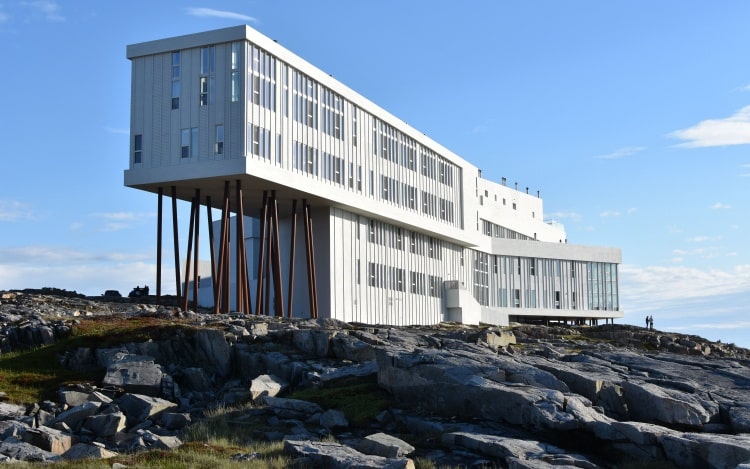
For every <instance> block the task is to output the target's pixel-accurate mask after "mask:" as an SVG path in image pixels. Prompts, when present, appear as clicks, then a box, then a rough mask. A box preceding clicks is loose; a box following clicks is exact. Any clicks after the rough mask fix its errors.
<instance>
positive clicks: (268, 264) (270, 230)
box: [263, 199, 274, 316]
mask: <svg viewBox="0 0 750 469" xmlns="http://www.w3.org/2000/svg"><path fill="white" fill-rule="evenodd" d="M268 205H269V209H270V205H271V199H268ZM268 218H269V220H268V242H267V244H268V247H267V251H268V252H267V253H266V266H265V271H264V275H265V276H266V283H265V293H264V295H265V297H264V298H263V311H264V313H263V314H265V315H266V316H269V315H270V309H271V301H270V300H271V257H272V256H273V244H274V243H273V239H274V236H273V223H271V220H270V218H271V214H270V213H269V214H268Z"/></svg>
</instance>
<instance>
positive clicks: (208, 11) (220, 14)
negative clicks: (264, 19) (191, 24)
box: [187, 8, 258, 23]
mask: <svg viewBox="0 0 750 469" xmlns="http://www.w3.org/2000/svg"><path fill="white" fill-rule="evenodd" d="M187 12H188V14H189V15H193V16H210V17H214V18H227V19H232V20H242V21H251V22H253V23H257V22H258V20H257V19H255V18H253V17H252V16H247V15H243V14H242V13H235V12H232V11H225V10H214V9H213V8H188V9H187Z"/></svg>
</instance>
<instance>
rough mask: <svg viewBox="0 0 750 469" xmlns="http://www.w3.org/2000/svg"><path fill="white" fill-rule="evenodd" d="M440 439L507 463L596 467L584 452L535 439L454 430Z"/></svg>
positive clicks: (515, 464)
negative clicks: (569, 449) (580, 452)
mask: <svg viewBox="0 0 750 469" xmlns="http://www.w3.org/2000/svg"><path fill="white" fill-rule="evenodd" d="M443 443H444V444H446V445H448V446H451V447H465V448H469V449H472V450H475V451H479V452H480V453H482V454H485V455H488V456H492V457H495V458H503V459H504V460H505V461H506V463H508V466H509V467H529V468H536V467H545V466H547V465H549V466H556V467H559V466H566V467H582V468H589V469H596V468H598V467H599V466H598V465H596V464H594V463H593V462H591V461H589V460H588V459H587V458H586V457H585V456H582V455H579V454H575V453H570V452H569V451H566V450H563V449H560V448H558V447H556V446H554V445H550V444H545V443H541V442H538V441H529V440H522V439H518V438H505V437H500V436H495V435H478V434H470V433H463V432H455V433H447V434H445V435H443Z"/></svg>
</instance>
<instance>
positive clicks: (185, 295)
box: [182, 199, 195, 311]
mask: <svg viewBox="0 0 750 469" xmlns="http://www.w3.org/2000/svg"><path fill="white" fill-rule="evenodd" d="M194 223H195V199H193V200H192V201H191V202H190V223H189V224H188V245H187V257H185V284H184V285H185V286H184V291H183V294H182V310H183V311H187V310H188V287H189V284H190V257H191V256H192V253H193V252H192V249H193V229H194Z"/></svg>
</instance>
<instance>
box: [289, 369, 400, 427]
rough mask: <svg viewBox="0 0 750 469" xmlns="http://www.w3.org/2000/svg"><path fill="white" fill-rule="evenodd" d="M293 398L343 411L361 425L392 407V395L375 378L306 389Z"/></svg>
mask: <svg viewBox="0 0 750 469" xmlns="http://www.w3.org/2000/svg"><path fill="white" fill-rule="evenodd" d="M289 397H291V398H292V399H301V400H304V401H310V402H314V403H316V404H318V405H319V406H321V407H323V408H324V409H337V410H340V411H342V412H343V413H344V415H345V416H346V419H347V420H348V421H349V423H350V424H351V425H353V426H357V427H361V426H364V425H367V424H368V423H370V422H372V421H373V420H374V419H375V417H377V415H378V414H379V413H381V412H382V411H384V410H386V409H388V408H389V407H390V396H389V394H388V393H387V392H385V391H384V390H383V389H381V388H380V387H379V386H378V384H377V381H376V379H375V378H374V377H373V378H370V379H367V380H365V381H364V382H362V381H359V382H357V383H355V384H346V385H342V386H331V387H324V388H310V389H304V390H301V391H297V392H295V393H293V394H292V395H290V396H289Z"/></svg>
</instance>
